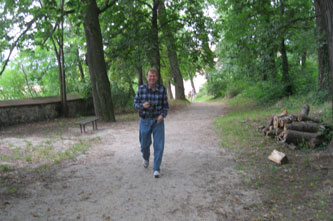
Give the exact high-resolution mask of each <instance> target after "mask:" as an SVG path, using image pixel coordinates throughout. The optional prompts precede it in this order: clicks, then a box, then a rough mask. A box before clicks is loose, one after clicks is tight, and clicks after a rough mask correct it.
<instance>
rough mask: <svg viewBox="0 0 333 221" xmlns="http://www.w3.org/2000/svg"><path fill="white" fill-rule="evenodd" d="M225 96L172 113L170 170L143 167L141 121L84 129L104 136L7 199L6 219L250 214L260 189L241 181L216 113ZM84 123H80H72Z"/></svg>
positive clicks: (0, 210) (166, 165) (2, 212)
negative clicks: (218, 132)
mask: <svg viewBox="0 0 333 221" xmlns="http://www.w3.org/2000/svg"><path fill="white" fill-rule="evenodd" d="M222 114H223V106H222V105H221V104H220V103H195V104H192V105H190V106H189V107H187V108H185V109H182V110H178V111H175V112H173V113H170V114H169V115H168V117H167V119H166V120H165V127H166V145H165V152H164V158H163V162H162V166H161V173H162V176H161V178H159V179H155V178H154V177H153V171H152V159H151V161H150V166H149V168H148V169H144V168H143V167H142V160H141V155H140V152H139V143H138V126H139V125H138V121H137V120H135V121H127V122H117V123H113V124H102V125H101V126H100V128H99V130H98V131H97V132H94V133H92V134H85V135H80V136H82V137H90V136H91V137H96V136H99V137H100V138H101V142H100V143H98V144H97V145H94V146H93V147H92V148H90V149H89V151H88V152H87V154H86V155H81V156H79V157H78V160H77V161H70V162H68V163H65V164H64V165H62V166H61V167H60V168H58V169H57V170H56V171H55V172H54V173H53V175H52V176H51V177H47V178H45V179H39V180H36V181H35V182H32V183H31V184H29V185H27V186H26V187H25V190H24V192H25V193H26V194H25V197H20V198H11V199H9V200H8V202H6V203H5V204H6V205H2V206H1V207H0V220H89V221H90V220H117V221H118V220H148V221H150V220H248V217H249V216H250V214H249V213H250V211H249V210H246V209H244V208H247V205H250V204H252V203H255V202H257V200H258V197H257V196H256V193H255V192H251V191H248V190H246V189H245V188H244V187H243V186H242V185H241V183H240V182H241V173H242V172H240V171H237V170H236V169H235V166H236V165H235V163H234V161H233V157H232V155H231V154H230V153H229V152H226V151H224V150H223V149H222V148H221V147H219V138H218V136H217V135H216V134H215V132H214V126H212V121H213V120H214V119H215V118H216V117H218V116H221V115H222ZM72 130H77V128H72Z"/></svg>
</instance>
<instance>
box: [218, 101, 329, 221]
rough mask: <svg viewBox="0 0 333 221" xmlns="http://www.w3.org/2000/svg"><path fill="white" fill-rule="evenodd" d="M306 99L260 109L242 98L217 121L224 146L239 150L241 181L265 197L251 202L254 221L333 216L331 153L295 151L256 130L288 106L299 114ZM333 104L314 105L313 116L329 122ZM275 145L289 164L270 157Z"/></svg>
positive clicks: (232, 103)
mask: <svg viewBox="0 0 333 221" xmlns="http://www.w3.org/2000/svg"><path fill="white" fill-rule="evenodd" d="M305 100H306V98H303V97H298V98H289V99H285V100H282V101H280V102H279V103H277V104H275V105H273V106H269V107H260V106H256V105H255V104H254V103H252V102H250V101H248V100H246V99H244V98H240V97H238V98H234V99H231V100H229V101H227V103H228V104H229V108H230V111H229V114H228V115H226V116H224V117H221V118H218V119H217V120H216V121H215V124H216V126H217V128H218V132H219V134H220V135H221V140H222V141H221V146H222V147H223V148H226V149H229V150H230V151H232V152H234V153H235V156H236V159H235V160H236V162H237V167H236V169H238V170H242V171H244V172H245V174H247V175H245V176H243V183H244V185H246V186H247V187H248V188H251V189H256V190H257V191H259V193H260V195H261V202H262V203H261V205H257V204H253V205H248V206H247V208H248V209H251V210H252V211H253V214H255V215H254V220H333V212H332V208H333V193H332V189H333V170H332V157H331V156H329V155H327V154H324V151H323V150H313V149H308V148H306V147H303V148H301V149H300V150H295V151H292V150H290V149H288V147H286V146H283V145H281V144H278V143H277V142H276V141H275V140H273V139H271V138H268V137H263V136H262V135H261V134H260V133H259V132H257V128H258V127H259V126H260V125H266V124H267V120H268V119H269V117H270V116H272V115H274V114H277V113H280V111H281V109H287V110H288V112H289V113H295V114H296V113H299V112H300V109H301V107H302V105H303V104H305ZM329 106H330V104H321V105H311V111H310V115H312V116H313V115H315V116H319V117H321V118H324V119H325V120H327V121H328V123H332V122H330V121H329V119H330V117H329V110H330V108H329ZM273 149H277V150H279V151H282V152H284V153H286V154H287V156H288V158H289V163H288V164H286V165H282V166H278V165H275V164H274V163H273V162H271V161H269V160H268V159H267V157H268V155H269V154H270V153H271V152H272V150H273Z"/></svg>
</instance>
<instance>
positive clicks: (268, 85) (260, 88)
mask: <svg viewBox="0 0 333 221" xmlns="http://www.w3.org/2000/svg"><path fill="white" fill-rule="evenodd" d="M243 95H244V96H246V97H249V98H251V99H253V100H255V101H256V102H257V103H260V104H273V103H275V102H276V101H277V100H279V99H281V98H282V97H283V96H285V90H284V84H283V83H282V82H281V81H275V82H268V81H260V82H257V83H255V84H252V85H249V86H248V87H247V88H245V90H244V94H243Z"/></svg>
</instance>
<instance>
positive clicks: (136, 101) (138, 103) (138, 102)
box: [134, 88, 143, 111]
mask: <svg viewBox="0 0 333 221" xmlns="http://www.w3.org/2000/svg"><path fill="white" fill-rule="evenodd" d="M134 107H135V109H137V110H138V111H143V102H142V101H141V90H140V88H139V89H138V92H137V93H136V95H135V97H134Z"/></svg>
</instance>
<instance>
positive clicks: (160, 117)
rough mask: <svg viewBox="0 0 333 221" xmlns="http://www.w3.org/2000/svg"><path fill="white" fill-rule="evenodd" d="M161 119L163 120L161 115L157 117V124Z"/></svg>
mask: <svg viewBox="0 0 333 221" xmlns="http://www.w3.org/2000/svg"><path fill="white" fill-rule="evenodd" d="M163 119H164V117H163V116H162V115H160V116H158V118H157V123H158V124H159V123H160V122H161V121H162V120H163Z"/></svg>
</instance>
